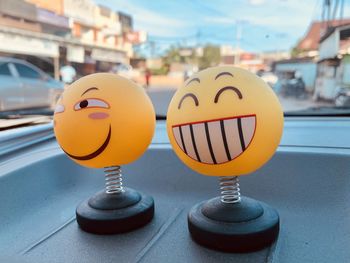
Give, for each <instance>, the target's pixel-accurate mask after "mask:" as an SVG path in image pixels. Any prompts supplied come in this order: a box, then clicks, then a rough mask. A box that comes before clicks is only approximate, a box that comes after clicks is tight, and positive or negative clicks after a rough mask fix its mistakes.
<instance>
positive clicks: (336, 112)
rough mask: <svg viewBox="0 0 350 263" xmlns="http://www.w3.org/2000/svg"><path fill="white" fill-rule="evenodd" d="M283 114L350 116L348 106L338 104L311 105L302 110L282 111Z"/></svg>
mask: <svg viewBox="0 0 350 263" xmlns="http://www.w3.org/2000/svg"><path fill="white" fill-rule="evenodd" d="M284 116H285V117H304V116H318V117H350V107H338V106H319V107H311V108H307V109H304V110H297V111H287V112H285V113H284Z"/></svg>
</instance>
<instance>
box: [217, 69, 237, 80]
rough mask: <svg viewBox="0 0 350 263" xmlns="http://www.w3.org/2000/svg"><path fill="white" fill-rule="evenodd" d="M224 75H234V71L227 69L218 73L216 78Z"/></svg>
mask: <svg viewBox="0 0 350 263" xmlns="http://www.w3.org/2000/svg"><path fill="white" fill-rule="evenodd" d="M224 75H228V76H231V77H233V75H232V73H230V72H227V71H225V72H221V73H219V74H217V76H216V77H215V80H216V79H217V78H219V77H221V76H224Z"/></svg>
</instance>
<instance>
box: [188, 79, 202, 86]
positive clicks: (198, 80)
mask: <svg viewBox="0 0 350 263" xmlns="http://www.w3.org/2000/svg"><path fill="white" fill-rule="evenodd" d="M192 81H197V82H198V83H201V81H200V79H199V78H194V79H191V80H190V81H189V82H187V84H186V86H187V85H188V84H190V83H191V82H192Z"/></svg>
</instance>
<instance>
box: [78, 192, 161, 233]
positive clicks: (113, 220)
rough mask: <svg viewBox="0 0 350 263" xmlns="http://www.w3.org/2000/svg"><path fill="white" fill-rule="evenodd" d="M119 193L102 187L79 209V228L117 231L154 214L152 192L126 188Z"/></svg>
mask: <svg viewBox="0 0 350 263" xmlns="http://www.w3.org/2000/svg"><path fill="white" fill-rule="evenodd" d="M124 189H125V191H124V192H123V193H120V194H106V193H105V191H104V190H103V191H100V192H98V193H97V194H95V195H94V196H93V197H91V198H90V199H88V200H85V201H84V202H82V203H81V204H80V205H79V206H78V207H77V209H76V218H77V222H78V224H79V226H80V228H81V229H82V230H84V231H86V232H89V233H94V234H117V233H124V232H129V231H132V230H134V229H137V228H140V227H142V226H144V225H146V224H147V223H148V222H150V221H151V220H152V218H153V215H154V201H153V198H152V197H151V196H147V195H144V194H142V193H139V192H136V191H135V190H133V189H130V188H124Z"/></svg>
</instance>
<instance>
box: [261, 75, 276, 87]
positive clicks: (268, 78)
mask: <svg viewBox="0 0 350 263" xmlns="http://www.w3.org/2000/svg"><path fill="white" fill-rule="evenodd" d="M260 77H261V78H262V79H263V80H264V81H265V82H266V83H267V84H269V85H270V86H271V87H273V86H274V85H275V84H276V82H277V81H278V77H277V76H276V75H275V74H274V73H272V72H263V73H262V74H261V76H260Z"/></svg>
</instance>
